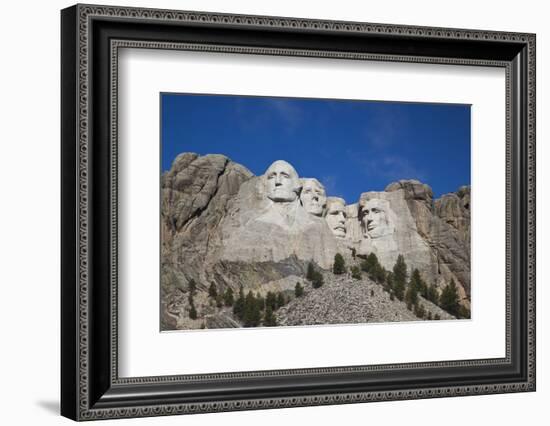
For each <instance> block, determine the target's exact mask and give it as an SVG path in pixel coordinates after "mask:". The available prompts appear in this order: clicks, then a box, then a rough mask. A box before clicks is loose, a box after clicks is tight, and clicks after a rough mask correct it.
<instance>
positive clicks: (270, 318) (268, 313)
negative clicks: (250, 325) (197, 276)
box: [263, 306, 277, 327]
mask: <svg viewBox="0 0 550 426" xmlns="http://www.w3.org/2000/svg"><path fill="white" fill-rule="evenodd" d="M263 322H264V326H266V327H275V326H276V325H277V319H276V318H275V315H274V314H273V310H272V309H271V307H270V306H268V307H266V308H265V313H264V321H263Z"/></svg>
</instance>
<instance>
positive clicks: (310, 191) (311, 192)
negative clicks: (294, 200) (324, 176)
mask: <svg viewBox="0 0 550 426" xmlns="http://www.w3.org/2000/svg"><path fill="white" fill-rule="evenodd" d="M300 200H301V201H302V204H303V206H304V208H305V209H306V211H307V212H308V213H311V214H313V215H315V216H322V215H323V211H324V209H325V206H326V204H327V195H326V193H325V188H324V187H323V185H321V183H320V182H319V181H318V180H317V179H314V178H311V179H302V192H301V193H300Z"/></svg>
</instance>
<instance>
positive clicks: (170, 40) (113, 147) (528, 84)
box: [61, 5, 536, 420]
mask: <svg viewBox="0 0 550 426" xmlns="http://www.w3.org/2000/svg"><path fill="white" fill-rule="evenodd" d="M129 24H136V25H135V26H134V27H133V28H132V29H129ZM136 26H137V27H139V28H137V29H136V28H135V27H136ZM174 28H176V29H178V30H180V31H179V32H176V31H174ZM209 28H216V29H219V30H220V31H222V30H223V31H225V33H226V34H228V35H230V36H231V37H232V38H231V39H230V41H229V42H228V44H220V43H219V42H218V43H216V42H214V41H213V40H212V37H213V36H209V35H208V31H207V30H208V29H209ZM252 33H254V34H255V35H262V34H264V35H265V39H264V40H260V41H259V42H258V44H257V45H253V44H254V43H252V40H251V36H250V34H252ZM312 33H314V34H316V35H318V36H319V37H320V38H323V41H327V40H328V41H329V43H328V44H326V46H327V47H326V48H325V47H322V46H321V45H323V46H324V45H325V43H321V44H318V45H313V44H315V43H313V42H311V41H307V40H306V39H305V38H304V37H303V36H304V35H305V34H312ZM144 34H147V35H148V36H149V37H150V38H154V39H155V40H151V39H150V38H149V39H145V38H143V35H144ZM337 36H339V37H337ZM342 36H344V37H342ZM140 37H141V38H140ZM231 40H233V42H231ZM218 41H220V40H218ZM359 41H360V42H361V43H363V44H362V45H361V47H360V48H358V46H359V45H358V42H359ZM535 41H536V40H535V36H534V35H533V34H520V33H510V32H506V33H504V32H495V31H477V30H464V29H447V28H427V27H410V26H401V25H382V24H369V23H357V22H337V21H324V20H309V19H294V18H280V17H266V16H245V15H229V14H213V13H201V12H183V11H168V10H156V9H135V8H125V7H122V8H119V7H104V6H90V5H76V6H73V7H71V8H68V9H65V10H63V11H62V224H63V229H62V295H61V297H62V303H61V304H62V378H61V379H62V401H61V402H62V405H61V412H62V414H63V415H65V416H67V417H69V418H72V419H74V420H92V419H104V418H115V417H117V418H118V417H141V416H158V415H170V414H184V413H197V412H214V411H229V410H245V409H261V408H280V407H291V406H307V405H324V404H341V403H352V402H366V401H381V400H400V399H415V398H434V397H443V396H461V395H475V394H488V393H504V392H519V391H534V390H535V65H536V64H535ZM262 42H263V43H264V44H263V45H260V44H261V43H262ZM390 44H391V46H392V47H390ZM121 47H133V48H154V49H177V50H198V51H216V52H228V53H239V54H247V53H248V54H250V53H254V54H263V55H278V56H281V55H283V56H288V55H292V56H314V57H326V58H333V59H334V58H337V59H356V60H371V61H372V60H374V61H379V60H384V61H397V62H423V63H444V64H455V65H481V66H492V67H503V68H505V69H506V115H507V116H506V123H507V129H506V135H507V141H506V149H507V152H506V163H507V164H506V203H507V211H506V233H507V235H506V237H507V238H506V242H507V243H506V244H507V247H506V357H505V358H502V359H500V358H499V359H482V360H463V361H450V362H431V363H414V364H390V365H376V366H361V367H327V368H318V369H300V370H274V371H267V372H266V371H261V372H242V373H221V374H206V375H190V376H160V377H144V378H141V377H140V378H126V379H121V378H118V368H117V362H118V361H117V354H118V352H117V341H118V329H117V256H118V252H117V250H118V248H117V229H118V223H117V200H118V189H117V156H118V152H117V126H116V122H117V87H118V79H117V70H118V49H119V48H121ZM411 47H412V50H413V51H414V52H415V54H414V55H412V54H405V53H404V52H405V51H408V49H409V48H411ZM400 49H401V50H400ZM91 159H93V161H91ZM92 164H93V166H92ZM480 369H483V371H485V372H487V377H481V376H480V373H479V372H480V371H481V370H480ZM411 372H415V373H416V374H418V373H420V372H426V378H429V379H430V380H431V381H430V380H427V382H428V383H432V385H429V384H428V385H423V386H416V385H414V382H411V380H410V379H408V378H407V377H408V376H410V373H411ZM474 373H475V374H474ZM472 375H474V376H475V378H474V377H470V376H472ZM382 376H383V377H384V380H382ZM336 378H337V379H338V380H339V383H342V380H344V383H343V384H340V385H339V387H337V386H335V385H334V383H335V382H334V380H335V379H336ZM235 379H239V381H240V382H243V386H242V389H241V390H239V391H238V392H233V393H231V392H229V391H225V393H224V389H223V386H224V384H229V383H230V382H231V381H232V380H235ZM459 379H460V380H461V381H462V382H464V381H466V382H468V381H469V382H468V383H469V384H466V385H459V384H457V383H458V381H459ZM331 381H332V385H331ZM453 381H454V384H453ZM233 385H234V382H233ZM411 385H412V386H411ZM233 387H234V386H233ZM190 388H192V389H194V391H190ZM329 389H330V391H329ZM138 391H139V392H138ZM255 395H268V396H261V397H258V396H255Z"/></svg>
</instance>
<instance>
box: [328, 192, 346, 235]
mask: <svg viewBox="0 0 550 426" xmlns="http://www.w3.org/2000/svg"><path fill="white" fill-rule="evenodd" d="M325 219H326V221H327V224H328V226H329V228H330V230H331V231H332V233H333V234H334V236H336V237H338V238H344V237H345V236H346V203H345V202H344V200H343V199H341V198H332V199H331V198H329V199H328V200H327V215H326V217H325Z"/></svg>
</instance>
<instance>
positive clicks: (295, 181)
mask: <svg viewBox="0 0 550 426" xmlns="http://www.w3.org/2000/svg"><path fill="white" fill-rule="evenodd" d="M264 176H265V179H266V182H267V197H268V198H269V199H270V200H272V201H275V202H289V201H294V200H296V198H297V197H298V193H299V192H300V179H299V178H298V173H296V170H294V167H292V166H291V165H290V164H288V163H287V162H286V161H283V160H277V161H275V162H274V163H273V164H272V165H271V166H269V168H268V169H267V171H266V172H265V175H264Z"/></svg>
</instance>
